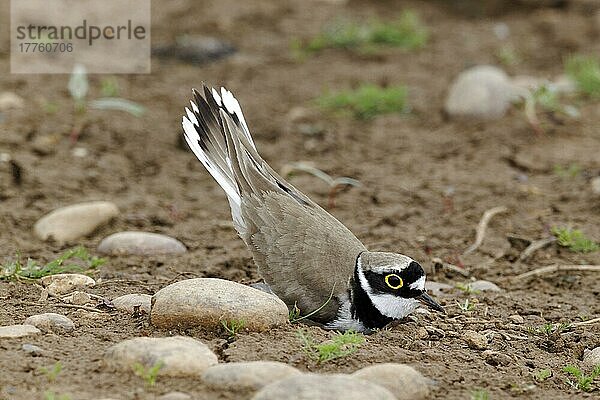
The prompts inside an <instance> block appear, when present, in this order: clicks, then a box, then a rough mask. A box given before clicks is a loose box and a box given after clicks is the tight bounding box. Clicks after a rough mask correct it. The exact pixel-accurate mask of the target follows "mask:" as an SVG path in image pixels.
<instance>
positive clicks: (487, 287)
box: [469, 280, 502, 292]
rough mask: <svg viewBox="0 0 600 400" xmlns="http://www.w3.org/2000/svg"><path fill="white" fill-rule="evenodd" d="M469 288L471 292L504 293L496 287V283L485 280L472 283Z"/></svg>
mask: <svg viewBox="0 0 600 400" xmlns="http://www.w3.org/2000/svg"><path fill="white" fill-rule="evenodd" d="M469 287H470V288H471V290H479V291H480V292H501V291H502V289H500V288H499V287H498V285H496V284H495V283H493V282H490V281H483V280H479V281H475V282H471V283H469Z"/></svg>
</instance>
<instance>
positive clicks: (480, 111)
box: [445, 65, 514, 119]
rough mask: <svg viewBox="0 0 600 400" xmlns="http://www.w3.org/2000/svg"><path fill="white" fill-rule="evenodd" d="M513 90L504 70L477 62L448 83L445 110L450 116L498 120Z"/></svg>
mask: <svg viewBox="0 0 600 400" xmlns="http://www.w3.org/2000/svg"><path fill="white" fill-rule="evenodd" d="M513 92H514V90H513V87H512V85H511V83H510V81H509V78H508V76H507V75H506V73H505V72H504V71H502V70H501V69H499V68H497V67H493V66H490V65H478V66H475V67H472V68H470V69H468V70H466V71H463V72H462V73H461V74H460V75H458V77H457V78H456V80H455V81H454V82H453V83H452V85H451V86H450V90H449V92H448V97H447V98H446V103H445V110H446V112H447V113H448V115H449V116H451V117H470V118H478V119H498V118H501V117H502V116H504V114H505V113H506V111H507V110H508V107H509V106H510V104H511V101H512V99H513V96H514V93H513Z"/></svg>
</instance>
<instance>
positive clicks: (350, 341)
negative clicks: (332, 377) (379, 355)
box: [296, 329, 365, 363]
mask: <svg viewBox="0 0 600 400" xmlns="http://www.w3.org/2000/svg"><path fill="white" fill-rule="evenodd" d="M296 335H297V336H298V338H299V339H300V340H301V341H302V346H303V349H304V352H305V353H306V355H308V357H309V358H311V359H313V360H316V361H317V362H318V363H325V362H328V361H331V360H335V359H336V358H341V357H346V356H349V355H350V354H352V353H354V352H356V351H357V350H358V348H359V347H360V346H361V345H362V344H363V343H364V341H365V338H364V336H363V335H362V334H360V333H356V332H353V331H346V332H344V333H337V334H336V335H335V336H334V338H333V339H331V340H327V341H325V342H323V343H316V342H315V340H314V339H313V337H312V336H310V334H308V333H307V332H305V331H303V330H301V329H299V330H298V331H297V332H296Z"/></svg>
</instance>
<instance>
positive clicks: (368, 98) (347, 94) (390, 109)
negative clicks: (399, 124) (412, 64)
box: [316, 84, 409, 120]
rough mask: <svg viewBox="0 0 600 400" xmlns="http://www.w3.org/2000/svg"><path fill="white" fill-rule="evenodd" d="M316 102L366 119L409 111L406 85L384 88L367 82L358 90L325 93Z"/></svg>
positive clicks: (322, 106) (323, 106)
mask: <svg viewBox="0 0 600 400" xmlns="http://www.w3.org/2000/svg"><path fill="white" fill-rule="evenodd" d="M316 103H317V105H318V106H320V107H321V108H324V109H327V110H331V111H334V112H342V113H349V114H350V115H352V116H354V118H357V119H365V120H367V119H372V118H374V117H375V116H377V115H379V114H390V113H406V112H408V111H409V106H408V90H407V88H406V87H405V86H395V87H388V88H382V87H379V86H375V85H369V84H367V85H362V86H360V87H359V88H358V89H356V90H347V91H342V92H338V93H333V94H327V95H324V96H322V97H320V98H318V99H317V100H316Z"/></svg>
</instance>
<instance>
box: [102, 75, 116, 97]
mask: <svg viewBox="0 0 600 400" xmlns="http://www.w3.org/2000/svg"><path fill="white" fill-rule="evenodd" d="M100 93H102V96H104V97H117V96H118V95H119V81H117V78H115V77H114V76H110V77H108V78H104V79H102V80H101V81H100Z"/></svg>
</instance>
